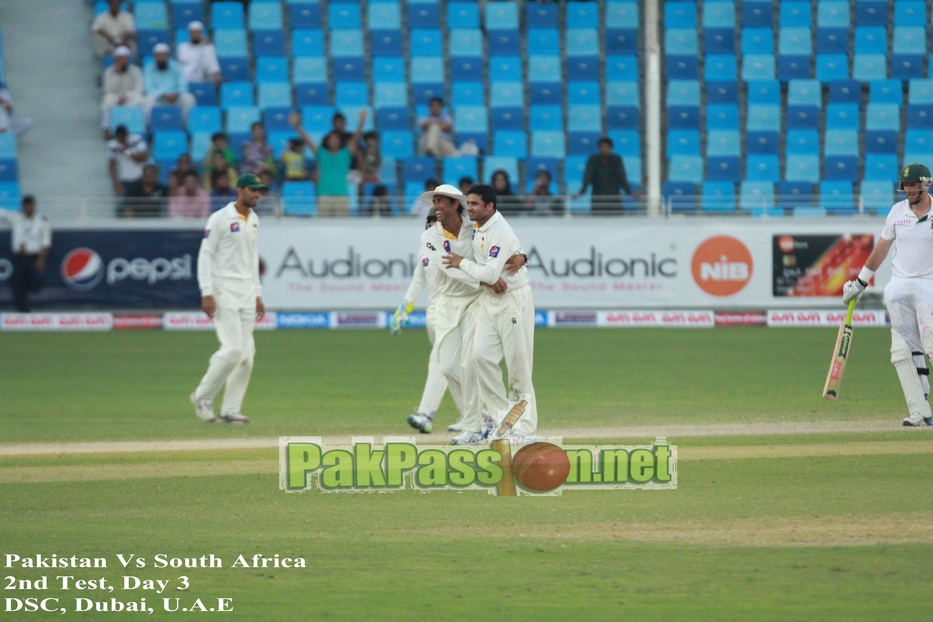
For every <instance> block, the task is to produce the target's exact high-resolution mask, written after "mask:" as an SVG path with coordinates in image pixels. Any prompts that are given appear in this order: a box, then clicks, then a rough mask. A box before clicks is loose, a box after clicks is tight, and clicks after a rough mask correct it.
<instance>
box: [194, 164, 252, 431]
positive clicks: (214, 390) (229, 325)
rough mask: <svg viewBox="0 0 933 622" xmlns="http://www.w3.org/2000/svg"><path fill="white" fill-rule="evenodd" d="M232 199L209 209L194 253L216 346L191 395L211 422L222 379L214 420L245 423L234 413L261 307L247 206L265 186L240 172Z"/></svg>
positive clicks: (202, 416) (243, 391) (200, 414)
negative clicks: (222, 393) (224, 204)
mask: <svg viewBox="0 0 933 622" xmlns="http://www.w3.org/2000/svg"><path fill="white" fill-rule="evenodd" d="M236 185H237V189H236V192H237V199H236V201H234V202H231V203H228V204H227V206H226V207H224V208H222V209H220V210H218V211H216V212H214V213H213V214H211V217H210V218H209V219H208V220H207V228H206V229H205V230H204V239H203V240H202V241H201V250H200V251H199V252H198V286H199V287H200V288H201V309H203V310H204V313H206V314H207V315H208V316H210V317H212V318H214V327H215V329H216V330H217V339H218V340H219V341H220V349H219V350H218V351H217V352H215V353H214V355H213V356H212V357H211V362H210V366H209V367H208V368H207V373H206V374H204V378H202V379H201V384H199V385H198V388H197V389H195V391H194V393H192V394H191V403H192V404H194V406H195V414H197V416H198V417H199V418H200V419H203V420H204V421H215V420H216V419H215V417H214V397H215V396H216V395H217V394H218V393H219V392H220V389H221V387H223V386H224V383H226V385H227V386H226V390H225V391H224V401H223V404H222V405H221V407H220V419H221V420H222V421H225V422H227V423H249V418H247V417H245V416H243V414H242V413H240V407H241V406H242V404H243V397H244V396H245V395H246V388H247V387H248V386H249V378H250V375H251V374H252V372H253V357H254V356H255V354H256V344H255V342H254V341H253V328H254V326H255V323H256V320H257V319H262V317H263V316H264V315H265V313H266V309H265V307H264V306H263V304H262V298H261V297H260V285H259V253H258V251H257V249H256V239H257V237H258V236H259V218H258V217H257V216H256V213H255V212H254V211H253V210H252V208H253V207H255V205H256V202H257V201H259V197H260V196H261V191H262V190H265V189H266V186H265V185H263V183H262V181H260V179H259V177H257V176H256V175H253V174H246V175H240V177H239V179H237V184H236Z"/></svg>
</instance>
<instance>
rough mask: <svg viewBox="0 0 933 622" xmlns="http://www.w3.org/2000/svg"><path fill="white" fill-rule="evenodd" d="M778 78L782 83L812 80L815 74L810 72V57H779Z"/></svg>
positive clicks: (791, 55)
mask: <svg viewBox="0 0 933 622" xmlns="http://www.w3.org/2000/svg"><path fill="white" fill-rule="evenodd" d="M777 77H778V79H779V80H780V81H781V82H787V81H788V80H797V79H800V80H806V79H808V78H812V77H813V73H812V72H811V71H810V57H809V56H801V55H797V54H787V55H781V56H778V66H777Z"/></svg>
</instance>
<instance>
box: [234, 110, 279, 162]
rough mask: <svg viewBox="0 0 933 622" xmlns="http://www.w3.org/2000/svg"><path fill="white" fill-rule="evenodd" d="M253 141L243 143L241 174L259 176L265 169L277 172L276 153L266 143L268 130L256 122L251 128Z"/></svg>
mask: <svg viewBox="0 0 933 622" xmlns="http://www.w3.org/2000/svg"><path fill="white" fill-rule="evenodd" d="M249 132H250V135H251V136H252V140H250V141H248V142H245V143H243V158H242V159H241V160H240V162H241V164H240V172H241V173H253V174H256V175H258V174H259V173H260V171H262V169H264V168H268V169H269V170H271V171H275V153H273V151H272V147H271V146H270V145H269V143H268V142H266V128H264V127H263V126H262V123H260V122H259V121H256V122H255V123H253V124H252V125H250V126H249Z"/></svg>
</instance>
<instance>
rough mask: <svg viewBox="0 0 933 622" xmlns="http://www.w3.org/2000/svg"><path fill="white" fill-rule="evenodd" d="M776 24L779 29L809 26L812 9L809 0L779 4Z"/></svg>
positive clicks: (811, 19) (811, 20)
mask: <svg viewBox="0 0 933 622" xmlns="http://www.w3.org/2000/svg"><path fill="white" fill-rule="evenodd" d="M778 23H779V24H780V25H781V28H786V27H799V26H806V27H808V26H810V25H811V24H812V23H813V9H812V7H811V5H810V2H809V0H805V1H801V0H796V1H794V2H781V4H780V14H779V17H778Z"/></svg>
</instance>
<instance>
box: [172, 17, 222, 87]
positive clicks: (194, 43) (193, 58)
mask: <svg viewBox="0 0 933 622" xmlns="http://www.w3.org/2000/svg"><path fill="white" fill-rule="evenodd" d="M175 57H176V58H177V59H178V62H179V63H181V68H182V71H183V72H184V74H185V79H186V80H188V82H213V83H214V84H220V82H221V77H220V63H219V62H218V60H217V51H216V50H215V49H214V44H213V43H211V42H210V40H208V39H207V37H205V36H204V24H202V23H201V22H198V21H194V22H191V23H190V24H188V41H187V42H185V43H180V44H178V51H177V52H176V54H175Z"/></svg>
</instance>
